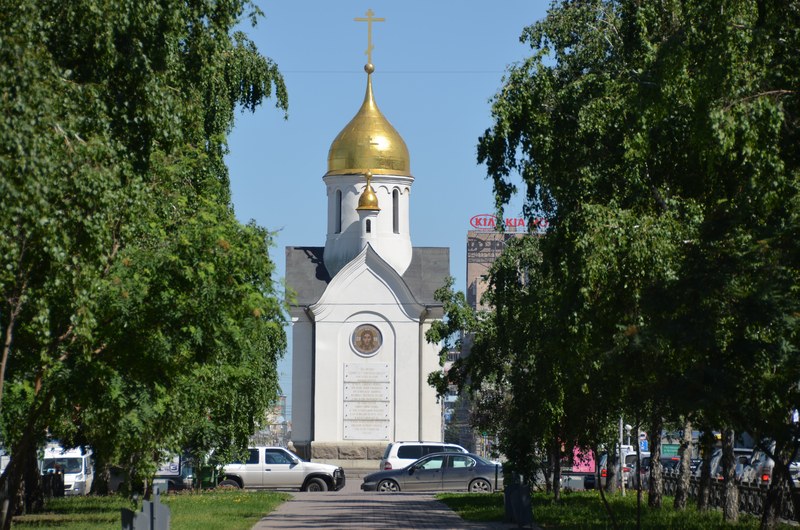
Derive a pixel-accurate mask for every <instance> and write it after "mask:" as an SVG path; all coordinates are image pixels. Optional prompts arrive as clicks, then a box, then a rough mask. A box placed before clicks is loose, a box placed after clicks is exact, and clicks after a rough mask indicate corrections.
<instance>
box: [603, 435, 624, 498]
mask: <svg viewBox="0 0 800 530" xmlns="http://www.w3.org/2000/svg"><path fill="white" fill-rule="evenodd" d="M610 447H611V448H610V449H609V451H608V455H607V456H606V486H605V488H606V491H607V492H608V493H616V491H617V464H618V462H619V454H618V453H616V452H615V451H614V448H615V447H616V444H611V446H610ZM620 449H621V448H620ZM618 450H619V449H618Z"/></svg>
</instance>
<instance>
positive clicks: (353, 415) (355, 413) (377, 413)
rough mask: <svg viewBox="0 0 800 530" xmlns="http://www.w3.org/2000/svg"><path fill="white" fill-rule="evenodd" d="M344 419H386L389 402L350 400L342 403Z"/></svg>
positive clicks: (387, 417)
mask: <svg viewBox="0 0 800 530" xmlns="http://www.w3.org/2000/svg"><path fill="white" fill-rule="evenodd" d="M344 419H345V420H380V421H384V420H388V419H389V404H388V403H381V402H377V403H376V402H372V401H350V402H346V403H345V404H344Z"/></svg>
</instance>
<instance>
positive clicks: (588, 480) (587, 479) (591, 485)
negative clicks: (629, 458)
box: [583, 453, 631, 489]
mask: <svg viewBox="0 0 800 530" xmlns="http://www.w3.org/2000/svg"><path fill="white" fill-rule="evenodd" d="M607 464H608V453H603V454H601V455H600V459H599V460H598V461H597V469H598V470H599V472H600V487H601V488H604V487H605V485H606V477H608V469H607ZM630 471H631V468H630V467H629V466H627V465H624V466H622V477H623V480H625V483H626V484H627V481H628V475H629V474H630ZM595 475H596V474H595V473H592V474H591V475H584V477H583V488H584V489H595V488H597V478H596V476H595Z"/></svg>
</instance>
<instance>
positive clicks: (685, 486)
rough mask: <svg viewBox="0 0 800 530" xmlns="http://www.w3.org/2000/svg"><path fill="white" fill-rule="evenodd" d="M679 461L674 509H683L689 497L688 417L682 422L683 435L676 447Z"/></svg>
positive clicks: (690, 436)
mask: <svg viewBox="0 0 800 530" xmlns="http://www.w3.org/2000/svg"><path fill="white" fill-rule="evenodd" d="M678 456H679V457H680V459H681V462H680V476H679V478H678V488H677V490H676V491H675V504H674V506H675V509H676V510H685V509H686V500H687V499H688V498H689V485H690V483H691V472H692V470H691V458H692V422H691V421H689V420H688V419H687V420H686V421H684V423H683V436H682V437H681V444H680V448H679V449H678Z"/></svg>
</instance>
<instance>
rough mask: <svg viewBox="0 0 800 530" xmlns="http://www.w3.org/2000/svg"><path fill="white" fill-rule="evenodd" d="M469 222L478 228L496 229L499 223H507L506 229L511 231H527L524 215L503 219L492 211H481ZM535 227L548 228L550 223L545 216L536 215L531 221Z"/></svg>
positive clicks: (540, 229)
mask: <svg viewBox="0 0 800 530" xmlns="http://www.w3.org/2000/svg"><path fill="white" fill-rule="evenodd" d="M469 224H470V226H471V227H472V228H474V229H476V230H487V231H488V230H496V229H497V225H498V224H502V225H505V229H506V230H508V231H511V232H518V231H519V232H522V231H525V226H526V224H525V218H524V217H507V218H506V219H505V220H503V219H502V218H500V217H497V216H496V215H492V214H490V213H481V214H478V215H473V216H472V219H470V220H469ZM531 224H532V225H533V227H534V228H535V229H536V230H538V231H543V230H546V229H547V227H548V226H549V225H550V224H549V223H548V222H547V219H545V218H544V217H536V218H534V219H533V221H532V222H531Z"/></svg>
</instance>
